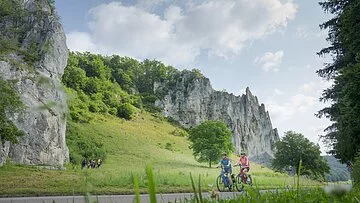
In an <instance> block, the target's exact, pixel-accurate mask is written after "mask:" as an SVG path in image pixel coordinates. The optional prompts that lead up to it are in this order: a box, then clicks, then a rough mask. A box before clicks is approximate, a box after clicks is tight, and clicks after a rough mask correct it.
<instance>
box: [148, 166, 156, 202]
mask: <svg viewBox="0 0 360 203" xmlns="http://www.w3.org/2000/svg"><path fill="white" fill-rule="evenodd" d="M146 173H147V176H148V179H149V195H150V202H151V203H156V191H155V181H154V176H153V171H152V167H151V164H149V165H148V166H147V168H146Z"/></svg>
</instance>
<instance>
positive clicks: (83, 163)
mask: <svg viewBox="0 0 360 203" xmlns="http://www.w3.org/2000/svg"><path fill="white" fill-rule="evenodd" d="M85 166H86V159H83V160H82V162H81V169H84V168H85Z"/></svg>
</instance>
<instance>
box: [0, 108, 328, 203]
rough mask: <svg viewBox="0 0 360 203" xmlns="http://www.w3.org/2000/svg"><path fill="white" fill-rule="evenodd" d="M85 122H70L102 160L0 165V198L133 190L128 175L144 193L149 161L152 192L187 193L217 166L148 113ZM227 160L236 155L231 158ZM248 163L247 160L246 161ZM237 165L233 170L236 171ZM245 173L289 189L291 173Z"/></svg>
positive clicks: (263, 184) (256, 169)
mask: <svg viewBox="0 0 360 203" xmlns="http://www.w3.org/2000/svg"><path fill="white" fill-rule="evenodd" d="M93 116H94V120H93V122H91V123H87V124H80V123H70V124H71V125H72V126H75V127H76V129H78V131H79V133H81V134H83V135H86V136H88V137H89V138H90V139H93V140H95V141H96V142H99V143H102V144H103V146H104V148H105V150H106V153H107V159H106V160H105V161H104V164H103V165H102V166H101V167H100V168H98V169H87V168H86V169H84V170H81V166H80V165H71V164H69V165H67V166H66V168H67V170H46V169H40V168H37V167H34V166H33V167H31V166H17V165H11V164H8V165H5V166H4V167H0V196H22V195H34V196H36V195H73V194H85V193H86V192H91V194H130V193H131V194H133V193H134V189H133V188H134V187H133V181H134V175H136V176H137V178H138V185H139V192H140V193H146V192H147V189H146V188H147V186H148V179H147V174H146V170H145V168H146V166H147V165H148V164H150V163H151V165H152V169H153V174H154V177H155V180H154V181H155V185H156V191H157V192H158V193H165V192H191V191H192V185H191V181H190V178H189V174H190V173H191V174H192V175H193V177H201V188H202V189H203V190H204V191H208V190H209V189H210V187H209V185H210V184H212V185H214V184H215V180H216V177H217V176H218V175H219V173H220V170H219V169H216V168H208V165H207V163H198V162H197V161H196V160H195V159H194V157H193V156H192V151H191V150H190V149H189V148H188V145H189V143H188V141H187V139H186V138H185V137H179V136H174V135H173V133H172V132H173V131H174V130H176V127H174V126H172V125H170V124H169V123H167V122H165V121H163V120H162V119H161V118H157V117H154V116H152V115H150V114H149V113H139V115H138V116H137V117H136V118H135V119H133V120H131V121H126V120H121V119H118V118H115V117H111V116H100V115H95V114H94V115H93ZM231 158H232V159H233V160H235V159H237V157H236V156H232V157H231ZM250 161H251V160H250ZM238 171H239V168H234V169H233V172H234V173H237V172H238ZM251 174H252V177H253V179H254V184H255V186H256V187H258V188H284V187H294V183H295V182H294V177H290V176H288V175H286V174H281V173H275V172H273V171H272V170H270V169H268V168H266V167H263V166H261V165H257V164H255V163H252V165H251ZM301 184H302V185H303V186H319V185H321V184H320V183H318V182H315V181H310V180H307V179H304V180H301Z"/></svg>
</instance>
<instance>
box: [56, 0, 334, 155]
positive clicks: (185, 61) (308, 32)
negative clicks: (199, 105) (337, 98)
mask: <svg viewBox="0 0 360 203" xmlns="http://www.w3.org/2000/svg"><path fill="white" fill-rule="evenodd" d="M56 7H57V11H58V14H59V15H60V17H61V21H62V23H63V26H64V29H65V32H66V36H67V44H68V47H69V49H70V50H73V51H90V52H93V53H101V54H106V55H112V54H119V55H126V56H130V57H134V58H137V59H139V60H143V59H145V58H150V59H158V60H161V61H163V62H164V63H165V64H169V65H173V66H174V67H176V68H178V69H193V68H198V69H200V70H201V71H202V73H203V74H204V75H205V76H206V77H208V78H210V81H211V83H212V86H213V88H214V89H217V90H223V89H226V90H227V91H228V92H231V93H234V94H236V95H239V94H243V93H244V92H245V88H246V87H250V90H251V91H252V93H253V94H254V95H256V96H257V97H258V98H259V101H260V102H261V103H264V104H265V106H266V109H267V110H268V111H269V113H270V116H271V119H272V124H273V127H274V128H278V130H279V134H280V136H282V135H283V133H284V132H285V131H288V130H294V131H296V132H299V133H302V134H304V135H305V136H306V137H307V138H309V139H310V140H311V141H312V142H314V143H319V144H320V146H321V147H322V151H323V152H325V151H326V150H325V148H324V147H323V144H322V142H321V141H319V137H318V135H319V134H322V133H323V132H322V130H323V129H324V128H325V127H326V126H328V125H329V124H330V122H329V121H328V120H326V119H318V118H316V117H315V116H314V114H315V113H316V111H318V110H319V109H321V108H322V107H323V106H324V105H325V104H323V103H320V102H319V99H318V98H319V97H320V95H321V91H322V90H323V89H324V88H326V87H329V85H331V83H330V82H328V81H324V80H322V79H321V78H319V77H318V76H317V75H316V73H315V71H316V70H317V69H320V68H322V66H323V63H324V62H328V59H326V58H320V57H318V56H317V55H316V52H318V51H319V50H320V49H321V48H324V47H326V46H327V45H328V44H327V42H326V40H325V38H326V36H327V32H326V31H324V30H320V29H319V24H321V23H322V22H324V21H326V20H327V19H329V18H331V16H330V15H328V14H325V13H324V12H323V11H322V10H321V8H320V6H319V5H318V3H317V1H312V0H207V1H205V0H203V1H200V0H174V1H171V0H133V1H130V0H86V1H84V0H61V1H60V0H57V1H56Z"/></svg>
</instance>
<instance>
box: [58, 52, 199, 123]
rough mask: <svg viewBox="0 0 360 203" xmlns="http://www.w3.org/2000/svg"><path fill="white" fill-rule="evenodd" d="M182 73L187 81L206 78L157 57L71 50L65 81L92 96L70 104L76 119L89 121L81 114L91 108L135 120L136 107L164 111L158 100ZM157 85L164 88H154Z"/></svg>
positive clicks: (197, 72) (79, 93)
mask: <svg viewBox="0 0 360 203" xmlns="http://www.w3.org/2000/svg"><path fill="white" fill-rule="evenodd" d="M182 74H189V75H190V77H189V78H188V81H187V83H190V82H192V81H193V80H195V79H196V78H203V77H204V76H203V75H202V74H201V73H200V71H199V70H197V69H194V70H192V71H188V70H184V71H182V72H180V71H178V70H176V69H175V68H173V67H172V66H166V65H164V64H163V63H161V62H159V61H156V60H144V61H142V62H139V61H137V60H135V59H132V58H129V57H120V56H118V55H113V56H110V57H109V56H101V55H96V54H91V53H89V52H85V53H79V52H75V53H74V52H71V53H70V56H69V59H68V64H67V67H66V68H65V71H64V75H63V77H62V82H63V83H64V85H65V86H66V87H68V88H70V89H73V90H75V92H76V93H77V94H78V95H79V96H80V95H86V97H87V98H89V100H88V102H85V101H84V102H85V103H84V104H80V103H79V102H76V100H75V101H74V102H73V104H74V105H72V104H70V105H69V108H70V109H71V111H70V114H71V118H72V119H73V120H76V121H80V120H86V119H81V118H80V117H81V116H80V114H86V112H89V111H90V112H98V113H103V114H107V113H109V114H112V115H117V116H118V117H121V118H125V119H131V118H132V117H133V116H134V113H135V109H136V108H141V109H145V110H146V111H149V112H152V113H158V112H161V109H160V108H159V107H157V106H155V102H156V101H157V100H158V99H160V98H162V97H163V96H164V95H165V94H167V93H168V91H169V88H171V87H173V86H174V85H175V84H176V82H177V80H178V79H179V78H181V76H182ZM156 84H161V85H160V86H161V87H160V88H158V89H157V90H156V91H154V87H155V86H158V85H156ZM75 98H76V97H75ZM135 107H136V108H135ZM72 111H74V112H72Z"/></svg>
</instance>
